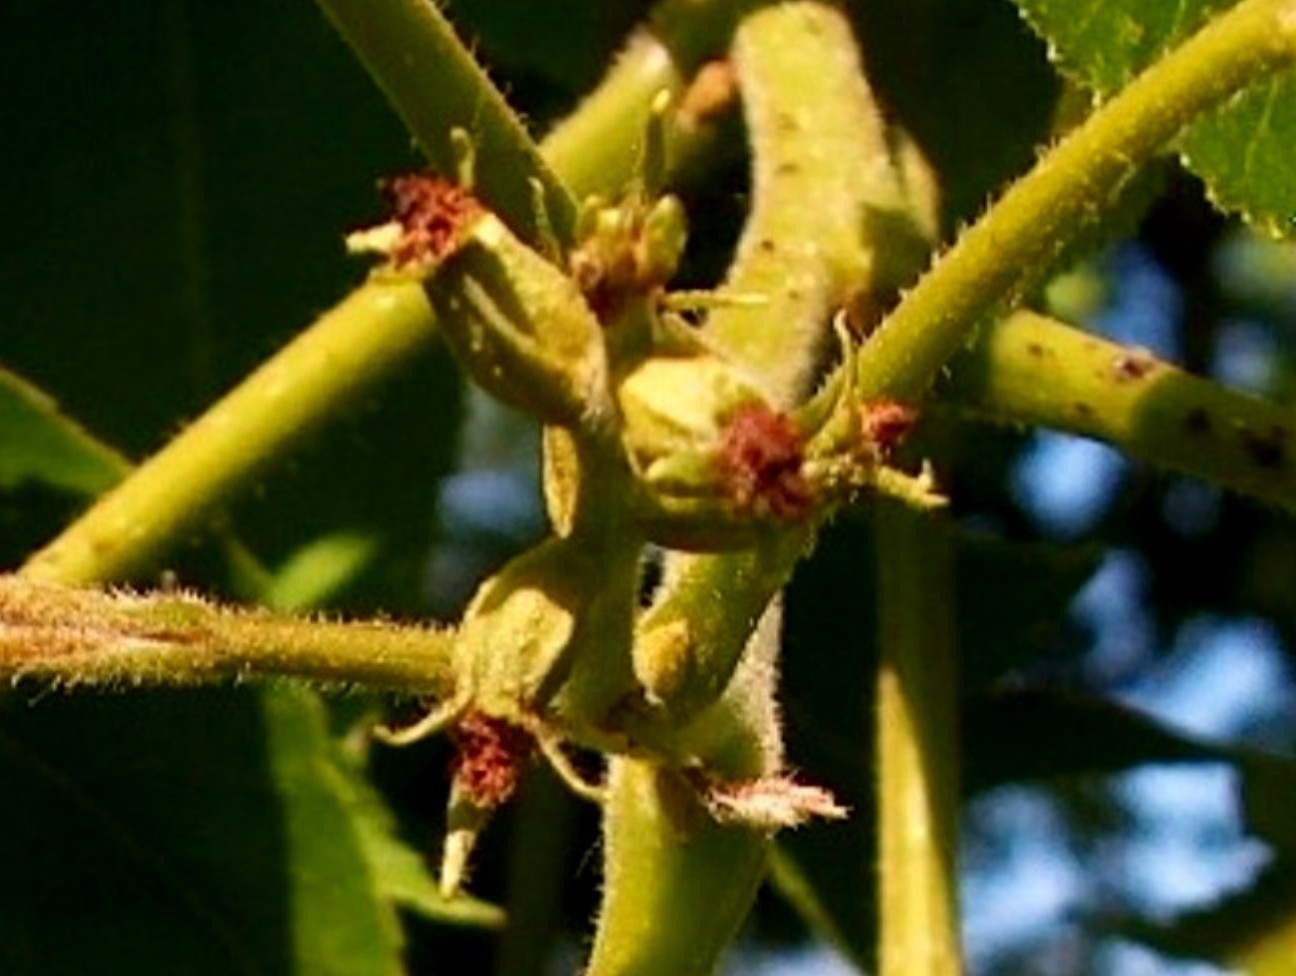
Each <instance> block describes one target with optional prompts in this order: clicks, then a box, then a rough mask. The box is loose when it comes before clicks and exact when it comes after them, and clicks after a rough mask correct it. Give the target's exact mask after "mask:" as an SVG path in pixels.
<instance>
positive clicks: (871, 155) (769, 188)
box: [706, 3, 901, 407]
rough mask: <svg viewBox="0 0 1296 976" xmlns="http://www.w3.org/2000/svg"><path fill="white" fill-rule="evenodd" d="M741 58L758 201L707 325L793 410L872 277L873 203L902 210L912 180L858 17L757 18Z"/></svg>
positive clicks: (794, 11) (738, 53)
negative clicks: (878, 94) (842, 318)
mask: <svg viewBox="0 0 1296 976" xmlns="http://www.w3.org/2000/svg"><path fill="white" fill-rule="evenodd" d="M733 59H734V64H735V67H736V69H737V73H738V81H739V86H740V88H741V90H742V97H743V110H744V114H745V116H746V119H747V129H748V132H749V133H750V136H751V141H752V158H753V172H752V205H751V213H750V215H749V217H748V220H747V224H746V226H745V227H744V229H743V235H742V239H741V240H740V241H739V244H738V253H737V255H736V257H735V260H734V264H733V267H732V268H731V269H730V273H729V275H728V277H727V280H726V282H725V288H726V290H729V291H733V292H736V293H740V294H755V295H760V296H762V297H763V298H764V299H765V301H764V303H763V304H761V305H758V306H754V307H752V306H727V307H726V306H722V307H720V308H718V309H716V310H714V311H713V312H712V313H711V315H710V316H709V317H708V319H707V323H706V332H707V333H708V335H709V336H711V337H712V338H713V339H714V340H715V341H716V343H717V344H718V345H719V346H720V347H722V348H723V349H725V350H726V351H728V352H729V353H730V354H731V355H732V356H733V357H734V358H735V359H737V360H738V361H740V362H743V363H745V364H747V365H749V366H751V367H752V368H753V369H754V370H755V371H756V372H757V373H758V374H759V375H760V376H761V377H762V379H763V380H764V381H765V383H766V385H767V387H768V389H769V392H770V393H771V394H772V396H773V397H774V399H775V401H776V402H777V403H778V404H779V405H780V406H783V407H788V406H791V405H792V404H794V403H796V402H798V401H799V400H800V399H801V398H803V397H804V396H805V394H806V393H807V392H808V390H809V387H810V385H811V384H812V383H813V381H814V376H815V374H816V371H817V367H818V366H819V365H820V364H821V362H822V360H823V359H824V356H825V354H826V353H827V351H828V346H829V343H830V339H831V335H832V333H831V329H830V328H829V321H830V319H831V317H832V315H833V314H834V313H835V312H836V311H837V310H838V309H840V308H841V307H842V306H844V305H845V304H847V302H848V301H849V300H850V298H851V296H852V295H853V294H855V293H860V292H863V291H865V290H866V289H868V287H869V286H870V283H871V282H870V277H871V276H870V271H871V270H872V269H871V261H872V258H871V254H870V251H871V250H872V245H873V244H874V243H881V242H874V241H872V240H870V239H869V230H870V221H869V216H870V212H872V211H878V210H883V209H891V210H898V209H899V207H900V206H901V203H900V187H899V184H898V181H897V180H896V176H895V171H894V169H893V166H892V159H891V153H890V147H889V145H888V142H887V139H886V133H885V131H884V129H883V126H882V121H881V117H880V115H879V114H878V110H877V105H876V102H875V101H874V98H873V94H872V92H871V91H870V90H869V87H868V83H867V82H866V81H865V79H864V74H863V70H862V68H861V65H860V58H859V52H858V49H857V47H856V45H855V41H854V38H853V37H852V35H851V29H850V24H849V23H848V22H847V21H846V19H845V17H844V16H843V15H842V14H841V13H840V12H839V11H836V10H834V9H833V8H831V7H829V6H827V5H824V4H819V3H787V4H778V5H775V6H772V7H768V8H766V9H763V10H759V11H757V12H756V13H754V14H751V15H750V16H748V17H747V18H745V19H744V20H743V22H742V24H741V25H740V26H739V28H738V31H737V33H736V34H735V37H734V48H733Z"/></svg>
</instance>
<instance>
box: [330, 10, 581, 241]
mask: <svg viewBox="0 0 1296 976" xmlns="http://www.w3.org/2000/svg"><path fill="white" fill-rule="evenodd" d="M319 5H320V6H321V7H322V8H323V9H324V12H325V13H326V14H327V15H328V17H329V19H330V20H332V22H333V24H334V26H335V27H337V29H338V31H339V32H340V33H341V34H342V36H343V37H344V38H346V40H347V43H348V44H350V45H351V48H352V49H353V50H354V51H355V53H356V55H357V56H358V57H359V58H360V60H361V61H362V62H363V63H364V66H365V67H366V68H367V69H368V71H369V74H370V75H371V76H372V77H373V79H374V81H376V82H377V83H378V86H379V87H380V88H381V89H382V90H383V93H384V94H385V95H386V96H387V100H388V101H389V102H390V103H391V105H392V107H393V108H394V109H395V110H396V113H397V114H398V115H399V116H400V117H401V120H402V121H403V122H404V123H405V126H406V128H408V129H409V131H410V134H411V135H413V136H414V140H415V141H416V142H417V143H418V145H419V148H420V149H422V150H423V152H424V153H425V154H426V155H427V157H428V159H429V160H431V162H432V166H433V168H434V169H436V170H437V171H438V172H441V173H443V174H447V175H454V174H456V173H457V172H458V166H459V162H460V160H459V156H458V150H457V148H456V147H455V145H454V144H453V142H452V140H451V131H452V130H453V129H455V128H459V129H463V130H465V131H466V132H468V133H469V134H470V135H471V136H472V139H473V144H474V148H475V150H476V156H475V158H476V168H475V171H474V182H475V186H476V189H477V192H478V193H479V195H480V196H481V197H482V198H483V199H484V200H486V201H488V202H489V204H490V206H491V209H493V210H494V211H495V212H496V213H497V214H499V216H500V217H501V218H502V219H503V220H504V222H505V223H507V224H508V225H509V226H510V227H511V228H512V229H513V231H514V233H516V234H517V235H518V236H519V237H521V238H522V239H523V240H525V241H526V242H527V243H528V244H531V245H532V246H537V245H539V244H540V243H542V242H541V240H540V237H541V235H540V229H539V226H538V224H537V222H536V216H537V215H536V212H535V209H536V208H535V193H534V191H533V190H532V184H531V181H532V180H538V181H539V183H540V186H541V187H543V189H544V202H545V206H546V208H547V210H548V213H549V221H550V223H551V225H552V227H553V229H554V231H555V232H556V233H557V235H558V237H559V239H560V240H562V241H564V242H569V241H570V239H571V233H572V225H573V223H574V220H575V215H576V211H575V207H574V205H573V203H572V198H571V195H570V194H569V193H568V192H567V190H566V189H565V188H564V187H563V186H562V184H560V183H559V182H558V178H557V177H556V176H555V175H554V173H553V171H552V170H551V169H550V167H549V166H548V165H547V164H546V163H545V161H544V160H543V159H542V158H541V155H540V152H539V150H538V149H537V148H536V145H535V143H534V142H532V140H531V137H530V136H529V135H527V131H526V129H525V127H523V125H522V122H521V120H520V119H519V118H518V117H517V115H516V114H515V113H514V112H513V110H512V109H511V108H509V106H508V103H506V102H505V101H504V97H503V96H502V95H501V94H500V93H499V91H498V89H496V88H495V86H494V85H492V84H491V81H490V79H489V78H487V77H486V72H484V71H483V70H482V69H481V66H480V65H478V64H477V62H476V61H475V60H474V59H473V56H472V55H471V54H470V53H469V52H468V50H467V49H466V48H465V47H464V46H463V44H462V43H461V42H460V41H459V39H458V37H456V36H455V33H454V28H452V27H451V26H450V23H449V22H448V21H447V20H446V19H445V16H444V15H443V14H442V13H441V11H440V10H439V9H438V8H437V6H436V5H435V4H434V3H432V2H431V0H319Z"/></svg>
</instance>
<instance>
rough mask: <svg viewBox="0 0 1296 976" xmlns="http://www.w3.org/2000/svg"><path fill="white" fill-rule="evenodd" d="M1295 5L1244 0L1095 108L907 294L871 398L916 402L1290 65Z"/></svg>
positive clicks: (873, 354) (875, 348)
mask: <svg viewBox="0 0 1296 976" xmlns="http://www.w3.org/2000/svg"><path fill="white" fill-rule="evenodd" d="M1294 57H1296V4H1294V3H1292V0H1244V2H1242V3H1240V4H1238V5H1237V6H1236V7H1234V8H1233V9H1231V10H1229V11H1227V12H1225V13H1223V14H1221V15H1220V16H1218V17H1216V18H1215V19H1213V20H1212V21H1211V22H1210V23H1209V24H1208V25H1207V26H1206V27H1204V28H1203V29H1202V30H1201V31H1200V32H1198V33H1197V34H1196V35H1195V36H1194V37H1192V38H1191V39H1189V40H1188V41H1187V42H1186V43H1185V44H1183V45H1182V46H1181V47H1179V48H1177V49H1176V50H1174V51H1173V52H1171V53H1170V54H1168V55H1167V56H1166V57H1165V58H1163V59H1162V60H1161V61H1160V62H1158V63H1157V64H1155V65H1153V66H1152V67H1151V68H1149V69H1148V70H1147V71H1145V72H1144V73H1143V74H1141V75H1140V76H1139V77H1138V78H1137V79H1135V80H1134V81H1133V82H1132V83H1131V84H1130V85H1129V86H1128V87H1127V88H1126V89H1125V90H1124V91H1123V92H1121V93H1120V94H1119V95H1117V96H1115V97H1114V98H1112V99H1111V101H1109V102H1107V103H1105V104H1103V105H1102V106H1100V107H1099V108H1098V109H1096V110H1095V111H1094V113H1093V115H1091V116H1090V117H1089V118H1088V119H1087V120H1086V121H1085V122H1084V123H1083V124H1082V125H1080V126H1079V127H1078V128H1076V129H1075V130H1074V131H1073V132H1072V133H1071V134H1070V135H1068V136H1067V137H1066V138H1065V139H1064V140H1063V141H1062V142H1060V143H1059V144H1058V145H1057V147H1056V148H1054V149H1053V150H1052V151H1051V152H1050V153H1049V154H1048V155H1047V156H1045V157H1044V158H1043V159H1042V160H1041V161H1040V163H1039V164H1038V165H1037V166H1036V167H1035V168H1034V169H1033V170H1032V171H1031V172H1030V173H1028V174H1027V175H1026V176H1025V177H1023V178H1022V179H1021V180H1020V181H1018V182H1017V183H1016V184H1015V185H1014V186H1013V187H1012V188H1011V189H1010V190H1009V191H1008V192H1007V193H1006V194H1004V196H1003V198H1002V199H1001V200H1000V201H999V202H998V203H996V204H995V205H994V206H993V207H992V208H991V209H990V210H989V211H988V212H987V213H986V215H985V216H984V217H982V218H981V219H980V220H979V221H977V223H976V224H974V225H973V226H972V227H971V228H969V229H968V231H967V232H966V233H964V234H963V235H962V237H960V238H959V240H958V242H957V243H956V244H955V245H954V247H953V248H951V249H950V250H949V251H948V252H947V253H946V254H945V255H943V256H942V257H941V258H940V259H939V260H938V261H937V263H936V264H935V266H934V267H933V268H932V269H931V271H930V272H928V273H927V275H926V276H925V277H924V278H923V279H922V280H921V281H920V282H919V283H918V285H917V286H915V287H914V289H913V290H912V291H911V292H910V293H909V294H908V295H907V296H906V297H905V299H904V301H902V302H901V303H900V305H899V306H898V307H897V308H896V310H895V311H894V312H893V313H892V314H891V315H890V316H889V317H888V318H887V320H886V321H885V322H884V323H883V325H882V326H881V327H880V328H879V329H878V331H877V332H876V333H875V334H874V335H873V336H872V338H871V339H870V340H869V342H868V343H867V344H866V346H865V347H864V349H863V351H862V353H861V356H860V360H859V370H860V374H859V375H860V382H861V386H862V388H863V392H864V393H865V394H866V395H868V394H877V395H889V396H893V397H897V398H901V399H904V398H912V397H917V396H920V395H921V394H922V393H923V392H924V391H925V390H926V389H927V387H928V386H929V385H930V383H931V382H932V380H933V379H934V378H935V376H936V374H937V371H938V370H940V368H941V367H942V366H943V365H944V364H945V363H946V361H947V360H948V359H949V358H950V357H951V356H952V355H953V354H954V353H955V352H957V351H958V349H959V348H960V346H961V345H962V344H963V343H965V342H966V341H967V339H968V338H969V334H970V331H971V330H972V329H973V328H974V327H975V326H976V325H977V324H978V323H979V322H980V321H982V320H983V319H984V318H985V317H986V316H988V315H990V314H992V313H994V312H995V311H997V310H1006V309H1008V308H1011V307H1012V306H1013V305H1016V304H1017V303H1018V302H1020V300H1021V299H1022V297H1023V296H1024V295H1025V294H1027V293H1028V292H1029V290H1030V289H1031V288H1032V287H1033V286H1034V285H1035V284H1037V283H1038V281H1039V280H1040V278H1041V276H1042V275H1044V274H1045V273H1047V272H1048V271H1049V270H1050V269H1051V267H1052V265H1053V262H1054V261H1055V260H1056V259H1057V257H1058V256H1059V255H1060V254H1062V252H1063V251H1064V250H1065V248H1066V247H1067V246H1068V245H1069V244H1070V243H1071V242H1072V241H1074V240H1075V239H1076V237H1077V236H1078V235H1080V234H1081V233H1083V232H1084V230H1085V229H1086V227H1088V226H1089V225H1090V224H1091V223H1092V222H1093V221H1095V220H1096V219H1098V218H1099V217H1101V216H1102V214H1103V213H1104V212H1105V210H1106V207H1107V205H1108V203H1109V202H1110V201H1111V200H1112V199H1113V198H1114V197H1115V196H1116V195H1117V194H1118V193H1119V192H1120V190H1121V187H1122V185H1123V184H1124V183H1125V182H1126V181H1127V180H1128V179H1130V178H1131V177H1132V176H1133V175H1134V173H1135V172H1136V171H1137V170H1138V168H1139V167H1140V166H1142V165H1144V164H1145V163H1146V162H1148V160H1150V159H1151V158H1152V157H1153V156H1154V155H1155V154H1156V153H1158V152H1160V151H1161V150H1162V149H1163V148H1164V147H1165V146H1166V145H1167V144H1168V143H1169V142H1170V141H1171V140H1172V139H1173V138H1174V137H1175V136H1176V135H1178V134H1179V132H1180V131H1181V130H1182V129H1183V128H1184V127H1185V126H1186V125H1188V123H1190V122H1192V121H1193V120H1194V119H1196V118H1197V117H1198V116H1200V115H1201V114H1202V113H1203V112H1205V111H1207V110H1209V109H1211V108H1214V107H1215V106H1217V105H1219V104H1220V103H1221V102H1223V101H1224V100H1225V99H1227V98H1228V97H1229V96H1230V95H1232V94H1234V93H1235V92H1238V91H1240V90H1242V89H1243V88H1245V87H1247V86H1248V85H1251V84H1254V83H1255V82H1257V81H1259V80H1261V79H1263V78H1264V77H1266V76H1268V75H1271V74H1273V73H1274V72H1276V71H1279V70H1281V69H1284V68H1286V67H1288V66H1289V65H1290V64H1291V62H1292V60H1293V58H1294Z"/></svg>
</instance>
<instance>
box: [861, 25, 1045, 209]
mask: <svg viewBox="0 0 1296 976" xmlns="http://www.w3.org/2000/svg"><path fill="white" fill-rule="evenodd" d="M852 10H853V12H854V17H855V21H856V24H857V29H858V33H859V36H860V41H861V43H862V45H863V47H864V59H865V67H866V70H867V71H868V73H869V78H870V80H871V81H872V82H873V83H874V85H875V86H876V87H877V89H878V91H879V93H880V95H881V96H882V98H883V100H884V102H885V104H886V105H887V106H888V108H890V109H892V110H894V113H895V116H896V118H897V119H898V120H899V121H900V123H901V124H902V125H904V126H905V127H906V128H907V129H908V130H909V131H910V132H911V133H912V135H913V136H914V138H915V139H916V140H917V142H918V144H919V146H920V147H921V148H922V150H923V152H924V154H925V155H926V156H927V158H928V159H929V160H930V162H931V163H932V165H933V166H934V168H935V170H936V174H937V178H938V180H939V184H940V194H941V211H942V215H943V217H944V219H945V224H946V227H947V229H952V228H954V227H957V226H958V225H959V224H960V223H961V222H964V221H967V220H969V219H971V218H974V217H976V216H978V215H979V213H980V211H981V210H982V209H983V208H984V207H985V205H986V202H987V201H988V200H989V199H990V198H991V197H992V196H993V195H994V194H995V193H997V192H998V191H999V190H1000V189H1001V188H1002V187H1003V186H1004V184H1005V183H1007V182H1008V181H1009V180H1010V179H1012V178H1013V177H1015V176H1017V175H1019V174H1020V173H1022V172H1024V171H1025V170H1026V169H1028V168H1029V167H1030V165H1031V164H1032V163H1033V162H1034V160H1035V147H1036V146H1038V145H1039V143H1040V142H1041V141H1042V140H1043V139H1044V138H1045V137H1046V136H1047V134H1048V130H1049V125H1050V121H1051V117H1052V111H1053V106H1054V102H1055V100H1056V98H1057V92H1058V85H1057V78H1056V76H1055V74H1054V73H1053V71H1052V70H1051V69H1050V68H1049V66H1048V62H1047V60H1046V58H1045V54H1044V48H1043V46H1042V45H1041V44H1039V43H1038V41H1036V39H1035V38H1033V37H1031V36H1030V32H1029V30H1027V29H1026V28H1025V27H1024V26H1023V25H1022V23H1021V22H1020V19H1019V18H1017V17H1015V16H1014V15H1013V10H1012V8H1011V7H1010V6H1009V5H1008V4H1005V3H987V2H986V0H861V2H857V3H854V4H852Z"/></svg>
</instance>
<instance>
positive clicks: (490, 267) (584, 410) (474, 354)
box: [426, 215, 607, 427]
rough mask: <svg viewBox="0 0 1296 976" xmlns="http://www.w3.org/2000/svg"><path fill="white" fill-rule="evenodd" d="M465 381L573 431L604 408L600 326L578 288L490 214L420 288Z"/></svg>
mask: <svg viewBox="0 0 1296 976" xmlns="http://www.w3.org/2000/svg"><path fill="white" fill-rule="evenodd" d="M426 287H427V292H428V297H429V299H430V300H431V302H432V307H433V308H434V309H435V311H436V313H437V318H438V320H439V321H440V324H441V326H442V328H443V329H444V331H445V334H446V337H447V339H448V340H449V342H450V344H451V346H452V347H453V348H454V351H455V353H456V355H458V357H459V358H460V360H461V361H462V362H463V363H464V366H465V367H466V368H467V370H468V371H469V373H470V374H471V375H472V377H473V379H474V380H476V381H477V382H478V383H479V384H480V385H481V386H482V387H483V388H484V389H486V390H487V391H488V392H490V393H492V394H493V395H495V396H497V397H499V398H500V399H501V400H503V401H504V402H506V403H509V404H511V405H513V406H515V407H518V408H520V409H522V410H525V411H527V412H529V413H531V414H533V415H535V416H536V417H538V418H539V419H541V420H543V421H545V422H548V423H555V424H561V425H565V426H571V427H575V426H579V425H581V424H583V423H585V422H587V421H589V420H590V419H591V418H592V417H594V416H597V415H600V414H602V413H604V412H605V401H606V382H607V381H606V376H607V367H606V359H605V356H604V350H603V336H602V330H601V329H600V327H599V324H598V321H597V320H596V319H595V317H594V315H593V313H592V312H591V311H590V310H589V308H588V306H587V305H586V304H585V301H584V299H583V297H582V296H581V294H580V291H579V290H578V289H577V287H576V285H575V284H574V283H573V282H572V281H571V280H570V279H569V278H568V277H567V276H566V275H565V274H564V273H563V272H562V271H561V270H560V269H558V268H556V267H555V266H554V265H552V264H550V263H549V262H548V261H546V260H545V259H544V258H542V257H540V255H538V254H536V253H535V252H534V251H532V250H531V249H530V248H528V247H527V246H526V245H524V244H523V243H522V242H521V241H519V240H518V239H517V238H516V237H514V236H513V234H512V233H510V231H509V230H508V228H507V227H505V226H504V224H503V223H501V222H500V220H499V219H498V218H496V217H494V216H490V215H488V216H486V217H484V218H482V219H481V220H479V221H478V222H477V224H476V225H475V226H474V227H473V230H472V233H471V235H470V236H469V237H468V238H467V239H466V240H465V241H464V243H463V244H462V245H461V246H460V247H459V248H458V249H456V250H455V251H454V252H453V253H452V254H450V255H448V256H447V257H446V258H445V260H444V261H443V262H442V264H441V265H440V267H439V268H438V269H437V272H436V273H435V274H434V275H432V276H431V277H430V278H429V279H428V282H427V286H426Z"/></svg>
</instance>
